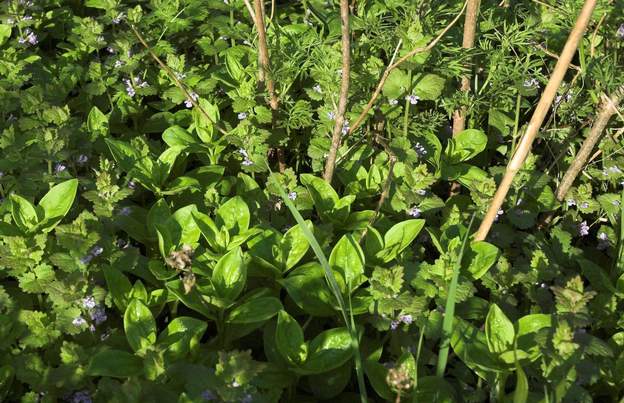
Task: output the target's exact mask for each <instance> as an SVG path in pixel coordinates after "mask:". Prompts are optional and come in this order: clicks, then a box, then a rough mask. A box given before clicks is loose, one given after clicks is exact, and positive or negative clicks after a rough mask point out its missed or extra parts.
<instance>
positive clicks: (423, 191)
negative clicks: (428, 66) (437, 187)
mask: <svg viewBox="0 0 624 403" xmlns="http://www.w3.org/2000/svg"><path fill="white" fill-rule="evenodd" d="M416 194H418V195H421V196H424V195H426V194H427V191H426V190H425V189H416Z"/></svg>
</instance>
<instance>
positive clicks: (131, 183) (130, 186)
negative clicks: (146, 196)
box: [128, 181, 136, 190]
mask: <svg viewBox="0 0 624 403" xmlns="http://www.w3.org/2000/svg"><path fill="white" fill-rule="evenodd" d="M128 189H130V190H134V189H136V182H135V181H129V182H128Z"/></svg>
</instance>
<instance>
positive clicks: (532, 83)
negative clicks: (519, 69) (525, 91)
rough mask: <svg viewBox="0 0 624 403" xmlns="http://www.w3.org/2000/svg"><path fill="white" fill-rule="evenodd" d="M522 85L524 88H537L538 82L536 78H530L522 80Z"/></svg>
mask: <svg viewBox="0 0 624 403" xmlns="http://www.w3.org/2000/svg"><path fill="white" fill-rule="evenodd" d="M522 85H523V86H524V88H539V87H540V83H539V81H537V79H536V78H530V79H527V80H524V83H523V84H522Z"/></svg>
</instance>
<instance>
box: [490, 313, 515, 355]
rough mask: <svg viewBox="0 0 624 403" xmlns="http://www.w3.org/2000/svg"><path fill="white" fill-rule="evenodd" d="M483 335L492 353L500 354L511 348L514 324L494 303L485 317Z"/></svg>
mask: <svg viewBox="0 0 624 403" xmlns="http://www.w3.org/2000/svg"><path fill="white" fill-rule="evenodd" d="M485 337H486V340H487V344H488V348H489V349H490V351H491V352H492V353H497V354H501V353H504V352H505V351H509V350H511V349H513V343H514V337H516V332H515V330H514V325H513V323H511V321H510V320H509V318H507V316H506V315H505V313H504V312H503V311H502V310H501V309H500V308H499V307H498V305H496V304H492V305H491V306H490V310H489V312H488V314H487V317H486V318H485Z"/></svg>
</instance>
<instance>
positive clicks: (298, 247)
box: [279, 220, 312, 271]
mask: <svg viewBox="0 0 624 403" xmlns="http://www.w3.org/2000/svg"><path fill="white" fill-rule="evenodd" d="M306 225H307V226H308V228H309V229H310V231H312V222H311V221H309V220H307V221H306ZM309 248H310V244H309V243H308V240H307V239H306V237H305V234H304V232H303V228H301V226H300V225H299V224H297V225H295V226H294V227H292V228H290V229H289V230H288V231H286V233H285V234H284V236H283V237H282V239H281V240H280V241H279V250H280V256H279V257H280V259H279V261H280V264H281V266H282V271H287V270H289V269H291V268H292V267H293V266H295V265H296V264H297V263H298V262H299V261H300V260H301V258H303V256H305V254H306V252H307V251H308V249H309Z"/></svg>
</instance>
